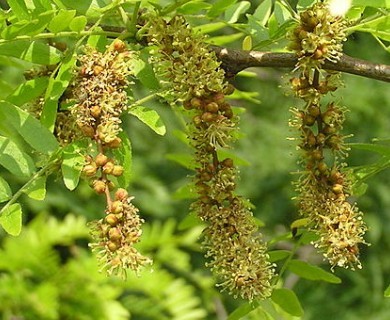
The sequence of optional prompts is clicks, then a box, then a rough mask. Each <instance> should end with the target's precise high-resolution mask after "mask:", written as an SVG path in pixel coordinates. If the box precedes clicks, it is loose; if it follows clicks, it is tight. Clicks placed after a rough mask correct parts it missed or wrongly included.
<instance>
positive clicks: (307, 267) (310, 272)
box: [288, 260, 341, 283]
mask: <svg viewBox="0 0 390 320" xmlns="http://www.w3.org/2000/svg"><path fill="white" fill-rule="evenodd" d="M288 269H289V270H290V271H291V272H293V273H295V274H296V275H298V276H300V277H301V278H304V279H308V280H322V281H326V282H330V283H341V279H340V278H339V277H336V276H335V275H334V274H332V273H330V272H328V271H325V270H323V269H321V268H319V267H317V266H313V265H311V264H308V263H307V262H304V261H300V260H291V261H290V262H289V264H288Z"/></svg>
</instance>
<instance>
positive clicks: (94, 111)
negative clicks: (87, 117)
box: [90, 105, 102, 119]
mask: <svg viewBox="0 0 390 320" xmlns="http://www.w3.org/2000/svg"><path fill="white" fill-rule="evenodd" d="M90 113H91V116H92V117H94V118H95V119H97V118H99V117H100V115H101V113H102V109H100V107H99V106H96V105H95V106H92V107H91V109H90Z"/></svg>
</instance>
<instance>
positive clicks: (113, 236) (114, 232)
mask: <svg viewBox="0 0 390 320" xmlns="http://www.w3.org/2000/svg"><path fill="white" fill-rule="evenodd" d="M108 238H109V239H110V240H111V241H115V242H117V241H119V240H120V239H121V238H122V234H121V232H120V230H119V229H118V228H111V229H110V230H109V231H108Z"/></svg>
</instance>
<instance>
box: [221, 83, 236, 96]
mask: <svg viewBox="0 0 390 320" xmlns="http://www.w3.org/2000/svg"><path fill="white" fill-rule="evenodd" d="M234 90H235V88H234V86H233V85H232V84H231V83H229V84H228V85H227V86H226V88H225V90H224V92H223V93H224V94H225V95H227V96H229V95H231V94H232V93H233V92H234Z"/></svg>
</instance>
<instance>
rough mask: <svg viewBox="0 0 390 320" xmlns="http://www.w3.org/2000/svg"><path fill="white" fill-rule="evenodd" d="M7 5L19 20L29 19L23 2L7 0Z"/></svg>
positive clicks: (29, 16) (20, 0)
mask: <svg viewBox="0 0 390 320" xmlns="http://www.w3.org/2000/svg"><path fill="white" fill-rule="evenodd" d="M8 5H9V6H10V8H11V9H12V12H13V13H14V14H15V15H16V17H17V18H18V19H19V20H29V19H31V15H30V13H29V12H28V10H27V6H26V3H25V1H24V0H23V1H22V0H8Z"/></svg>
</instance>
